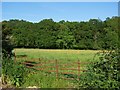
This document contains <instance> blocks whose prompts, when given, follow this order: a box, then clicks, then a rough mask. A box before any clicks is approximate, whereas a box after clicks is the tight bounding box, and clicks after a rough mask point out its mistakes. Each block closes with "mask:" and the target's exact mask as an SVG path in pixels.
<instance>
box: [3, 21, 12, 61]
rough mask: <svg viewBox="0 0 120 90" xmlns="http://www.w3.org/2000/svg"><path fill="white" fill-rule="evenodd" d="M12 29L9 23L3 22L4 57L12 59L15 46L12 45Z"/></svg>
mask: <svg viewBox="0 0 120 90" xmlns="http://www.w3.org/2000/svg"><path fill="white" fill-rule="evenodd" d="M11 34H12V29H11V27H10V26H9V23H8V22H7V21H3V22H2V57H3V59H4V58H10V57H11V56H12V50H13V45H12V43H11V37H12V35H11Z"/></svg>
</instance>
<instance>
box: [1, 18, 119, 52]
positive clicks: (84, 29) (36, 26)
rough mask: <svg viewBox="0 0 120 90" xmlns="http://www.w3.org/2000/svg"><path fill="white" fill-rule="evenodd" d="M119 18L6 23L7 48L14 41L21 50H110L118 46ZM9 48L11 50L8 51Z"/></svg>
mask: <svg viewBox="0 0 120 90" xmlns="http://www.w3.org/2000/svg"><path fill="white" fill-rule="evenodd" d="M118 19H119V17H112V18H109V17H108V18H106V20H105V21H102V20H100V19H90V20H89V21H81V22H70V21H64V20H61V21H59V22H55V21H53V19H44V20H41V21H40V22H38V23H32V22H28V21H25V20H16V19H14V20H9V21H2V33H3V34H2V39H3V47H4V46H5V45H4V44H5V43H7V40H10V42H11V45H13V46H14V47H18V48H40V49H41V48H42V49H93V50H95V49H110V48H113V49H114V48H115V47H117V44H118ZM6 48H7V47H6Z"/></svg>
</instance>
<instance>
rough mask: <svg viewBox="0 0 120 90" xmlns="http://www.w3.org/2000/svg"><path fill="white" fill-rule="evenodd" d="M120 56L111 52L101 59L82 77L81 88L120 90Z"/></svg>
mask: <svg viewBox="0 0 120 90" xmlns="http://www.w3.org/2000/svg"><path fill="white" fill-rule="evenodd" d="M119 61H120V54H119V52H118V51H110V52H107V53H105V54H104V56H103V57H100V61H99V62H95V63H94V64H93V65H91V66H90V67H89V68H88V69H89V70H88V72H87V73H85V74H83V75H81V81H80V87H85V88H109V89H112V88H117V89H119V88H120V62H119Z"/></svg>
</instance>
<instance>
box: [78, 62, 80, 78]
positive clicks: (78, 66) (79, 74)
mask: <svg viewBox="0 0 120 90" xmlns="http://www.w3.org/2000/svg"><path fill="white" fill-rule="evenodd" d="M78 79H79V80H80V61H79V60H78Z"/></svg>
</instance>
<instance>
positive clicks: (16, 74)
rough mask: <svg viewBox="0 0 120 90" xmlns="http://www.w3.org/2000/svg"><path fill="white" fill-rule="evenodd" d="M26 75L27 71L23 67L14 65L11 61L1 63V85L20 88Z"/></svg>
mask: <svg viewBox="0 0 120 90" xmlns="http://www.w3.org/2000/svg"><path fill="white" fill-rule="evenodd" d="M26 75H27V70H26V69H25V67H24V66H22V65H20V64H17V63H14V61H13V60H6V59H4V60H3V61H2V83H3V84H11V85H15V86H21V85H22V84H23V83H24V79H25V77H26Z"/></svg>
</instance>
